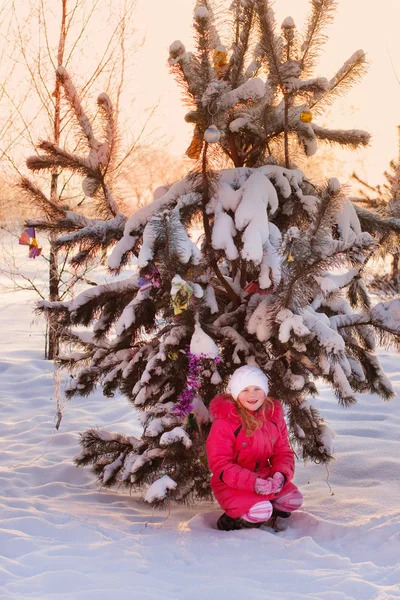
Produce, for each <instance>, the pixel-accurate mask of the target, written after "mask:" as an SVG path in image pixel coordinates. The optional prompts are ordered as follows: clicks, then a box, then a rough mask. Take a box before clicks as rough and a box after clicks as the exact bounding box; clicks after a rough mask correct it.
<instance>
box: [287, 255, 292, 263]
mask: <svg viewBox="0 0 400 600" xmlns="http://www.w3.org/2000/svg"><path fill="white" fill-rule="evenodd" d="M287 261H288V262H293V261H294V258H293V256H292V255H291V254H290V253H289V256H288V257H287Z"/></svg>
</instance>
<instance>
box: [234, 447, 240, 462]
mask: <svg viewBox="0 0 400 600" xmlns="http://www.w3.org/2000/svg"><path fill="white" fill-rule="evenodd" d="M239 454H240V450H238V453H237V454H236V457H235V463H237V461H238V458H239Z"/></svg>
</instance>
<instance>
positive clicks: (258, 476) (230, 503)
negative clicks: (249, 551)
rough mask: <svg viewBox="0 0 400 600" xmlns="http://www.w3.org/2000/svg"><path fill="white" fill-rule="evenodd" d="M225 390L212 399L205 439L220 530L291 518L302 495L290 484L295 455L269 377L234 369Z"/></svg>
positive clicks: (246, 368) (251, 369)
mask: <svg viewBox="0 0 400 600" xmlns="http://www.w3.org/2000/svg"><path fill="white" fill-rule="evenodd" d="M228 392H229V393H228V394H223V395H221V396H216V397H215V398H214V399H213V400H212V401H211V404H210V411H211V414H212V416H213V418H214V421H213V424H212V426H211V431H210V434H209V436H208V438H207V457H208V464H209V466H210V469H211V472H212V478H211V488H212V490H213V492H214V495H215V497H216V499H217V501H218V503H219V504H220V506H221V508H222V509H223V510H224V511H225V513H224V514H223V515H222V516H221V517H220V518H219V519H218V521H217V526H218V529H223V530H227V531H229V530H232V529H242V528H245V527H259V526H260V525H262V523H264V522H266V521H268V520H269V519H272V520H275V519H276V518H277V517H289V516H290V514H291V512H292V511H294V510H296V509H298V508H299V507H300V506H301V504H302V502H303V496H302V495H301V493H300V492H299V490H298V489H297V488H296V486H295V485H294V484H293V483H292V478H293V474H294V454H293V451H292V449H291V447H290V444H289V440H288V435H287V429H286V423H285V419H284V414H283V409H282V405H281V404H280V402H278V401H277V400H272V399H271V398H269V397H268V379H267V377H266V376H265V375H264V373H263V372H262V371H261V370H260V369H259V368H258V367H252V366H244V367H240V368H239V369H237V370H236V371H235V372H234V373H233V375H232V377H231V379H230V381H229V384H228Z"/></svg>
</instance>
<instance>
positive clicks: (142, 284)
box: [138, 263, 161, 292]
mask: <svg viewBox="0 0 400 600" xmlns="http://www.w3.org/2000/svg"><path fill="white" fill-rule="evenodd" d="M138 285H139V289H140V291H141V292H144V290H147V289H149V288H151V287H155V288H159V287H160V286H161V277H160V272H159V270H158V269H157V267H156V265H154V264H152V263H150V264H148V265H147V266H146V267H143V269H140V271H139V279H138Z"/></svg>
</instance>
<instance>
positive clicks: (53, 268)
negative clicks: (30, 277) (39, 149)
mask: <svg viewBox="0 0 400 600" xmlns="http://www.w3.org/2000/svg"><path fill="white" fill-rule="evenodd" d="M61 7H62V15H61V24H60V36H59V40H58V52H57V67H61V65H62V64H63V60H64V49H65V38H66V35H67V32H66V17H67V0H61ZM53 96H54V128H53V135H54V143H55V144H56V145H57V146H58V145H59V142H60V124H61V85H60V82H59V81H58V79H57V77H56V85H55V89H54V93H53ZM58 177H59V174H58V173H53V174H52V176H51V182H50V199H51V201H52V202H54V203H58V201H59V198H58ZM59 299H60V294H59V274H58V251H57V250H56V248H55V238H54V237H53V236H50V259H49V300H50V302H58V301H59ZM59 346H60V343H59V336H58V324H57V320H56V319H55V318H50V319H49V329H48V343H47V353H46V358H48V359H49V360H53V359H54V358H55V357H56V356H57V354H58V350H59Z"/></svg>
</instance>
